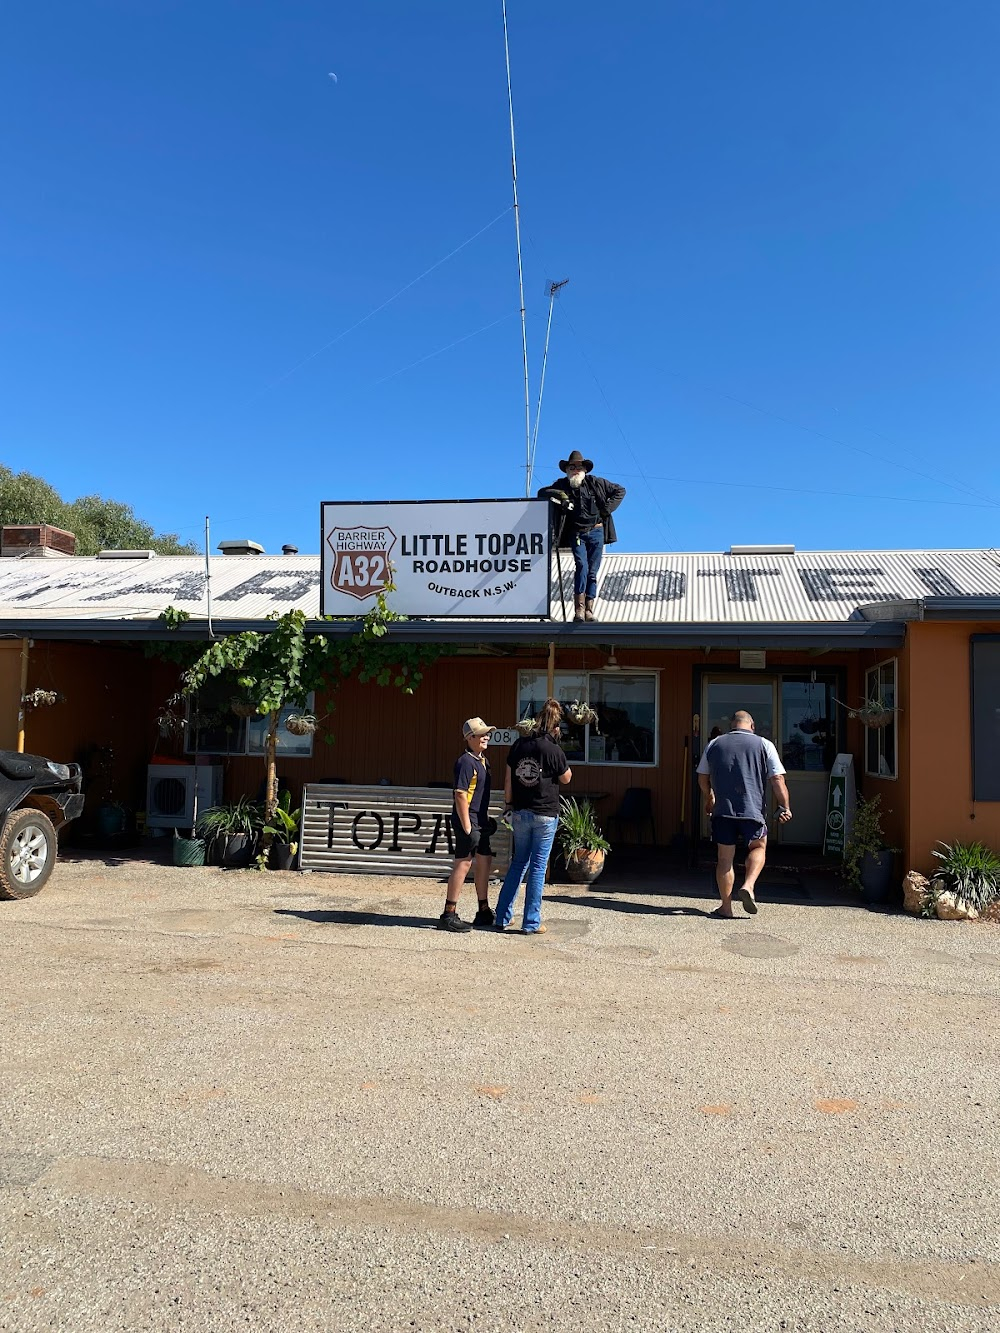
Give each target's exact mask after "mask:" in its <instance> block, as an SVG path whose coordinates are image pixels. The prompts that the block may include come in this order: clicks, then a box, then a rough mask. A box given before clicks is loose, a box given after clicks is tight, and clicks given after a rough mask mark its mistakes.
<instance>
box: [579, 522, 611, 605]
mask: <svg viewBox="0 0 1000 1333" xmlns="http://www.w3.org/2000/svg"><path fill="white" fill-rule="evenodd" d="M603 558H604V529H603V528H591V530H590V531H589V532H581V533H580V535H579V536H578V537H577V539H576V541H574V543H573V559H574V560H575V561H576V579H575V581H574V584H573V591H574V592H575V593H576V595H577V597H579V596H580V594H581V593H582V592H584V593H586V594H587V596H588V597H589V598H590V599H591V601H593V600H594V598H595V597H596V596H597V571H598V570H599V569H600V567H601V560H602V559H603Z"/></svg>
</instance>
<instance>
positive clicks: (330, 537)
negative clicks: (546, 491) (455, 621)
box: [320, 500, 551, 620]
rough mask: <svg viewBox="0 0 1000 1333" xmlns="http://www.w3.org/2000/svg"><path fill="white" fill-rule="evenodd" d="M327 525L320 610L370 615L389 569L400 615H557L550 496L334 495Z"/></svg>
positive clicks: (325, 514) (393, 603) (324, 512)
mask: <svg viewBox="0 0 1000 1333" xmlns="http://www.w3.org/2000/svg"><path fill="white" fill-rule="evenodd" d="M320 522H321V527H322V576H321V578H322V581H321V593H320V614H321V615H325V616H357V615H364V613H365V612H366V611H368V610H370V609H371V607H372V606H373V605H374V601H375V596H376V594H377V593H378V592H379V591H380V589H381V588H383V587H384V586H385V584H386V582H387V580H388V577H389V573H390V570H391V571H392V581H393V583H394V584H395V585H396V591H395V592H392V593H390V594H389V599H388V601H389V607H390V609H391V610H393V611H397V612H399V613H400V614H401V615H406V616H434V617H438V616H460V617H461V618H462V619H463V620H473V619H480V618H481V619H489V620H496V619H498V618H500V617H503V616H517V617H518V618H526V619H527V618H539V619H540V618H542V617H545V616H548V614H549V592H550V586H551V581H550V577H549V505H548V504H547V502H546V501H544V500H389V501H385V502H384V503H380V504H368V503H361V502H358V503H350V502H347V503H341V502H339V501H325V502H324V503H323V504H322V505H321V506H320Z"/></svg>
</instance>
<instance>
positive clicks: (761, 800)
mask: <svg viewBox="0 0 1000 1333" xmlns="http://www.w3.org/2000/svg"><path fill="white" fill-rule="evenodd" d="M784 771H785V767H784V765H783V764H782V762H781V760H780V759H779V757H778V751H777V750H776V749H775V748H774V746H773V745H772V744H771V742H770V741H769V740H768V739H767V738H766V737H764V736H758V735H757V733H756V732H753V731H742V730H741V731H727V732H726V733H725V735H723V736H716V738H715V740H714V741H709V742H708V744H707V745H706V746H705V749H704V752H703V754H702V756H701V762H700V763H699V765H698V772H699V773H708V774H709V775H710V776H711V779H712V791H713V792H715V810H714V811H713V813H714V814H717V815H723V816H726V817H728V818H729V819H753V820H756V822H757V823H758V824H766V823H767V784H768V781H769V779H771V778H776V777H779V776H780V775H781V774H782V773H784Z"/></svg>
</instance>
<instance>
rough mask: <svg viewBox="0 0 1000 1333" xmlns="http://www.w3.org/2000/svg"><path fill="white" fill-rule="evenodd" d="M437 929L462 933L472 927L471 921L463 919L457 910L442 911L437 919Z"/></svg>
mask: <svg viewBox="0 0 1000 1333" xmlns="http://www.w3.org/2000/svg"><path fill="white" fill-rule="evenodd" d="M437 928H438V930H450V931H451V932H452V934H454V935H464V934H465V932H466V931H467V930H471V929H472V922H471V921H463V920H462V918H461V917H460V916H459V915H458V913H457V912H442V913H441V915H440V916H439V917H438V919H437Z"/></svg>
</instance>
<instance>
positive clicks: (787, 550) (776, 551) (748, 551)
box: [726, 546, 795, 555]
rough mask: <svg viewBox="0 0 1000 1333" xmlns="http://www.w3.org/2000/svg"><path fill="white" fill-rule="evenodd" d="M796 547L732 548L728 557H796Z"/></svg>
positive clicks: (727, 553)
mask: <svg viewBox="0 0 1000 1333" xmlns="http://www.w3.org/2000/svg"><path fill="white" fill-rule="evenodd" d="M794 554H795V547H794V546H730V548H729V550H728V551H727V552H726V555H794Z"/></svg>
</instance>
